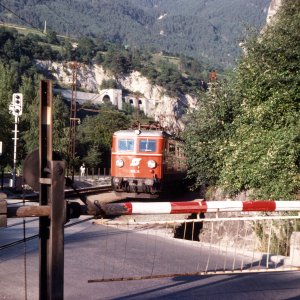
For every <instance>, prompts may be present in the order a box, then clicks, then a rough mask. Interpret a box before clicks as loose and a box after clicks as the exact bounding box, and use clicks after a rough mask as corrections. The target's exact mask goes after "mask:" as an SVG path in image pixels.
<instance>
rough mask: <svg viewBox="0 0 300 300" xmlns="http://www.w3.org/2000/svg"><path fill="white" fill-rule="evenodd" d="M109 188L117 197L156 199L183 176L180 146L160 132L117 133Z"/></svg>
mask: <svg viewBox="0 0 300 300" xmlns="http://www.w3.org/2000/svg"><path fill="white" fill-rule="evenodd" d="M111 176H112V188H113V190H114V191H115V192H116V193H118V194H120V195H121V196H126V197H128V198H129V197H130V198H156V197H158V196H159V194H160V193H161V192H162V191H163V190H164V189H165V188H167V187H168V186H170V184H172V185H173V186H174V185H175V186H176V182H182V180H183V179H184V177H185V176H186V162H185V157H184V152H183V144H182V142H181V141H179V140H177V139H175V138H174V137H172V136H171V135H169V134H167V133H166V132H164V131H158V130H143V131H142V130H120V131H117V132H115V133H114V135H113V143H112V159H111Z"/></svg>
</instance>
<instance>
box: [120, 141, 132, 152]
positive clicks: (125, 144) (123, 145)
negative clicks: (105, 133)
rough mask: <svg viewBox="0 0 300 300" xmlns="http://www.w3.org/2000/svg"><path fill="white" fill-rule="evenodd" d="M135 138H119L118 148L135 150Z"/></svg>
mask: <svg viewBox="0 0 300 300" xmlns="http://www.w3.org/2000/svg"><path fill="white" fill-rule="evenodd" d="M133 149H134V140H133V139H119V140H118V150H119V151H133Z"/></svg>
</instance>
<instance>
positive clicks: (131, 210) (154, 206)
mask: <svg viewBox="0 0 300 300" xmlns="http://www.w3.org/2000/svg"><path fill="white" fill-rule="evenodd" d="M102 209H103V210H104V212H105V214H106V215H132V214H139V215H150V214H186V213H205V212H243V211H245V212H246V211H265V212H271V211H273V212H274V211H300V201H273V200H254V201H228V200H227V201H205V200H195V201H188V202H126V203H108V204H105V205H103V206H102Z"/></svg>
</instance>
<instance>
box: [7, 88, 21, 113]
mask: <svg viewBox="0 0 300 300" xmlns="http://www.w3.org/2000/svg"><path fill="white" fill-rule="evenodd" d="M9 111H10V113H11V114H12V115H14V116H16V117H19V116H21V115H22V113H23V95H22V94H21V93H14V94H13V97H12V102H11V104H10V105H9Z"/></svg>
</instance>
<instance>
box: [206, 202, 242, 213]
mask: <svg viewBox="0 0 300 300" xmlns="http://www.w3.org/2000/svg"><path fill="white" fill-rule="evenodd" d="M206 205H207V212H217V211H243V202H242V201H206Z"/></svg>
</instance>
